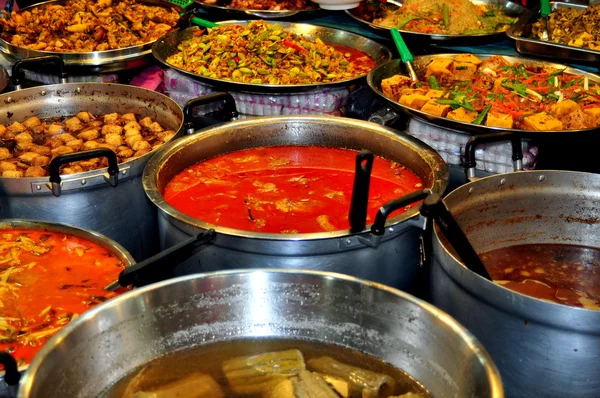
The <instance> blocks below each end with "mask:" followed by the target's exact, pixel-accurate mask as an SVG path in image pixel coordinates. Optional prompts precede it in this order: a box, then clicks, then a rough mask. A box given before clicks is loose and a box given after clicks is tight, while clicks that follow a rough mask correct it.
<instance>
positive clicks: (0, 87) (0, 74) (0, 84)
mask: <svg viewBox="0 0 600 398" xmlns="http://www.w3.org/2000/svg"><path fill="white" fill-rule="evenodd" d="M6 86H8V73H6V69H4V67H3V66H0V93H1V92H2V91H4V89H5V88H6Z"/></svg>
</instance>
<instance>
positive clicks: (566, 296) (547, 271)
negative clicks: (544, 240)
mask: <svg viewBox="0 0 600 398" xmlns="http://www.w3.org/2000/svg"><path fill="white" fill-rule="evenodd" d="M480 255H481V260H482V261H483V263H484V264H485V266H486V268H487V270H488V272H489V273H490V275H491V277H492V279H493V280H494V282H495V283H497V284H499V285H502V286H504V287H506V288H508V289H511V290H514V291H516V292H519V293H522V294H526V295H528V296H532V297H535V298H539V299H543V300H548V301H552V302H554V303H559V304H565V305H570V306H574V307H583V308H588V309H595V310H600V249H596V248H592V247H584V246H573V245H560V244H528V245H515V246H508V247H503V248H499V249H494V250H490V251H487V252H483V253H480Z"/></svg>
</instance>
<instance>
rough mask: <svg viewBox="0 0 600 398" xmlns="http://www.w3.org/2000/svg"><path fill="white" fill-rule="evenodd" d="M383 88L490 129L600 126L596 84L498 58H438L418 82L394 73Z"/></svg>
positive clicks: (411, 103) (403, 100)
mask: <svg viewBox="0 0 600 398" xmlns="http://www.w3.org/2000/svg"><path fill="white" fill-rule="evenodd" d="M381 90H382V91H383V94H384V95H385V96H386V97H387V98H390V99H392V100H394V101H397V102H398V103H400V104H401V105H403V106H406V107H409V108H413V109H417V110H420V111H421V112H424V113H426V114H429V115H434V116H439V117H445V118H448V119H452V120H456V121H459V122H464V123H471V124H477V125H485V126H489V127H500V128H507V129H520V130H537V131H558V130H579V129H589V128H594V127H597V126H599V125H600V85H599V84H598V83H596V82H592V81H590V80H589V79H588V78H587V76H583V75H575V74H570V73H565V71H564V70H562V69H554V68H545V67H541V66H536V65H530V64H526V63H519V62H516V63H511V62H509V61H508V60H506V59H505V58H503V57H500V56H494V57H490V58H487V59H479V58H478V57H476V56H475V55H472V54H460V55H457V56H455V57H453V58H447V57H438V58H435V59H434V60H433V61H431V62H430V63H429V64H428V65H427V66H426V68H424V70H422V71H420V73H419V81H418V82H413V81H412V80H411V79H410V78H409V77H407V76H403V75H394V76H392V77H390V78H388V79H384V80H383V81H382V82H381Z"/></svg>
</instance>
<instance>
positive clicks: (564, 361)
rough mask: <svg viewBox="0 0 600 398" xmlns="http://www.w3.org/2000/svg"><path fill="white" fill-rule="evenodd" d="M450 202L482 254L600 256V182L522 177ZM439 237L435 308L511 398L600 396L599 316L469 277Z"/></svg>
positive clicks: (507, 177) (499, 180)
mask: <svg viewBox="0 0 600 398" xmlns="http://www.w3.org/2000/svg"><path fill="white" fill-rule="evenodd" d="M445 201H446V203H447V205H448V207H449V208H450V210H451V211H452V213H453V214H454V215H455V216H456V218H457V220H458V222H459V223H460V225H461V226H462V227H463V229H464V230H465V232H466V233H467V236H468V237H469V240H470V241H471V243H472V244H473V246H474V247H475V249H476V250H477V251H485V250H490V249H495V248H499V247H505V246H510V245H515V244H528V243H554V244H570V245H583V246H591V247H597V248H600V221H599V220H600V217H599V215H600V213H599V211H600V210H599V209H600V176H598V175H597V174H587V173H576V172H563V171H521V172H515V173H507V174H502V175H496V176H492V177H487V178H483V179H480V180H477V181H475V182H472V183H469V184H466V185H463V186H462V187H460V188H458V189H456V190H454V191H453V192H452V193H450V194H449V195H448V196H446V198H445ZM445 245H446V243H441V241H440V238H439V235H438V232H437V231H436V233H435V236H434V238H433V266H432V276H431V294H432V298H431V301H432V303H433V304H434V305H436V306H438V307H439V308H441V309H442V310H444V311H447V312H448V313H449V314H450V315H452V316H453V317H455V318H456V319H457V320H458V321H459V322H460V323H461V324H462V325H464V326H465V327H466V328H467V329H469V330H470V331H471V332H472V333H473V334H474V335H475V336H477V337H478V338H479V339H480V341H481V342H482V343H483V345H484V346H485V347H486V349H487V350H488V352H489V353H490V355H491V356H492V358H493V359H494V361H495V362H496V364H497V365H498V368H499V370H500V374H501V376H502V380H503V382H504V385H505V389H506V394H507V396H508V397H515V398H517V397H518V398H525V397H581V398H585V397H590V398H591V397H598V396H600V378H599V377H598V375H599V374H600V311H592V310H586V309H582V308H575V307H568V306H564V305H560V304H554V303H550V302H546V301H542V300H538V299H535V298H532V297H529V296H525V295H522V294H519V293H515V292H513V291H511V290H508V289H506V288H504V287H502V286H499V285H495V284H493V283H492V282H489V281H487V280H485V279H483V278H482V277H480V276H478V275H475V274H473V273H471V272H470V271H468V270H467V269H466V268H465V267H464V266H463V265H462V264H461V263H460V262H459V261H458V260H457V259H456V257H454V256H453V255H452V254H451V253H450V252H449V251H448V249H447V248H446V246H445Z"/></svg>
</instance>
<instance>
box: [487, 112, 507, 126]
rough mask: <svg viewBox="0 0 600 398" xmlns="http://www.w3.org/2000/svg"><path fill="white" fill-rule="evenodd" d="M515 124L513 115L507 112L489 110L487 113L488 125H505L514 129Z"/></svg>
mask: <svg viewBox="0 0 600 398" xmlns="http://www.w3.org/2000/svg"><path fill="white" fill-rule="evenodd" d="M513 124H514V120H513V117H512V116H511V115H507V114H506V113H499V112H489V113H488V114H487V120H486V121H485V125H486V126H490V127H504V128H507V129H512V128H513Z"/></svg>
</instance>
